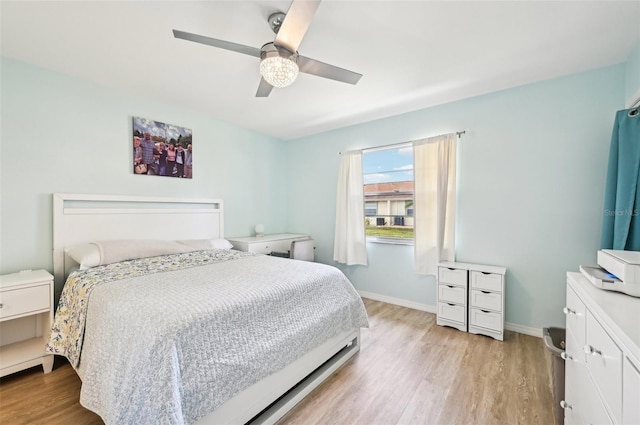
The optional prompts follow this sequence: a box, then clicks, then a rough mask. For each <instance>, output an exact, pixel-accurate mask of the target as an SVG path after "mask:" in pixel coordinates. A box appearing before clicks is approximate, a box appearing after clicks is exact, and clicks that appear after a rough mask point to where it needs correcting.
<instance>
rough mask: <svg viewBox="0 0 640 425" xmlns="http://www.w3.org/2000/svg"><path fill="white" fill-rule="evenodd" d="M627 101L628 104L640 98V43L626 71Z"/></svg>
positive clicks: (632, 54)
mask: <svg viewBox="0 0 640 425" xmlns="http://www.w3.org/2000/svg"><path fill="white" fill-rule="evenodd" d="M625 75H626V79H625V83H626V84H625V99H626V101H627V104H629V103H630V102H633V101H635V100H636V99H637V98H638V96H640V43H638V45H637V46H636V48H635V49H634V50H633V52H632V53H631V56H630V57H629V60H628V61H627V63H626V70H625Z"/></svg>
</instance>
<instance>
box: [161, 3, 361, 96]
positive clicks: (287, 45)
mask: <svg viewBox="0 0 640 425" xmlns="http://www.w3.org/2000/svg"><path fill="white" fill-rule="evenodd" d="M319 5H320V0H313V1H309V0H293V1H292V2H291V6H289V11H288V12H287V13H286V14H284V13H282V12H277V13H273V14H271V15H270V16H269V19H268V21H269V24H270V25H271V29H272V30H273V32H275V33H276V38H275V40H273V42H269V43H266V44H265V45H264V46H262V48H260V49H258V48H256V47H250V46H245V45H243V44H238V43H232V42H230V41H224V40H219V39H217V38H211V37H206V36H203V35H198V34H192V33H188V32H185V31H179V30H175V29H174V30H173V36H174V37H176V38H181V39H183V40H187V41H193V42H196V43H201V44H206V45H207V46H213V47H218V48H220V49H226V50H231V51H233V52H238V53H244V54H245V55H249V56H255V57H258V58H260V74H261V75H262V79H261V80H260V85H259V86H258V91H257V92H256V97H267V96H269V93H271V90H272V89H273V87H278V88H282V87H286V86H288V85H290V84H291V83H293V82H294V81H295V79H296V77H297V76H298V72H304V73H306V74H312V75H316V76H318V77H324V78H329V79H332V80H336V81H341V82H343V83H349V84H356V83H357V82H358V81H359V80H360V77H362V74H358V73H356V72H353V71H349V70H346V69H343V68H338V67H337V66H333V65H329V64H326V63H324V62H320V61H317V60H315V59H310V58H307V57H305V56H300V55H299V54H298V46H300V43H301V42H302V38H303V37H304V34H305V33H306V32H307V29H308V28H309V25H310V24H311V19H312V18H313V15H314V14H315V13H316V10H317V9H318V6H319Z"/></svg>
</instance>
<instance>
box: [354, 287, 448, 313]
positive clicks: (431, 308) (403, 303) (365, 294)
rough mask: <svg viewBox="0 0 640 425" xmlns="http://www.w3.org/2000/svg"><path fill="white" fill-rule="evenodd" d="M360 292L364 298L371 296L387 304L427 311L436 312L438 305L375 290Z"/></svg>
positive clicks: (370, 297) (371, 298)
mask: <svg viewBox="0 0 640 425" xmlns="http://www.w3.org/2000/svg"><path fill="white" fill-rule="evenodd" d="M358 293H359V294H360V296H361V297H362V298H369V299H370V300H374V301H382V302H383V303H387V304H394V305H399V306H401V307H407V308H412V309H414V310H420V311H426V312H427V313H433V314H436V306H434V305H429V304H422V303H417V302H415V301H408V300H403V299H402V298H395V297H389V296H387V295H380V294H375V293H373V292H367V291H360V290H358Z"/></svg>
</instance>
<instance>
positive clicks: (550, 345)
mask: <svg viewBox="0 0 640 425" xmlns="http://www.w3.org/2000/svg"><path fill="white" fill-rule="evenodd" d="M542 340H543V341H544V346H545V347H546V348H547V350H549V352H550V353H551V358H552V363H551V367H552V370H553V401H554V403H553V413H554V414H555V416H556V422H557V423H558V425H564V409H562V407H561V406H560V402H561V401H562V400H564V359H563V358H562V357H561V355H562V353H563V352H564V349H565V341H566V329H564V328H553V327H551V328H543V329H542Z"/></svg>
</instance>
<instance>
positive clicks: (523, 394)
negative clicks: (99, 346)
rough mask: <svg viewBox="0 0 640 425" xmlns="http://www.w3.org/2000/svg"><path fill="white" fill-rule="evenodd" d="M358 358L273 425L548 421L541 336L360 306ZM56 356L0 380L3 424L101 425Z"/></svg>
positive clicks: (546, 359) (547, 375)
mask: <svg viewBox="0 0 640 425" xmlns="http://www.w3.org/2000/svg"><path fill="white" fill-rule="evenodd" d="M365 306H366V308H367V312H368V313H369V319H370V325H371V326H370V328H369V329H363V330H362V340H361V351H360V352H359V353H358V354H357V355H356V356H354V357H353V358H352V359H350V360H349V361H348V362H347V363H346V364H345V365H344V366H343V367H342V368H340V369H339V370H338V371H337V372H336V373H334V374H333V375H332V376H331V377H330V378H329V379H328V380H327V381H325V382H324V383H323V384H322V385H321V386H320V387H318V388H317V389H316V390H314V391H313V392H312V393H311V394H309V396H307V397H306V398H305V399H304V400H302V401H301V402H300V403H299V404H298V405H297V406H296V407H295V408H294V409H293V410H292V411H290V412H289V413H288V414H287V415H285V416H284V417H283V418H282V419H281V420H280V421H279V422H278V425H314V424H315V425H328V424H335V425H358V424H361V425H395V424H399V425H418V424H419V425H423V424H481V425H494V424H495V425H502V424H510V425H511V424H523V425H525V424H526V425H528V424H554V420H555V419H554V416H553V410H552V409H553V407H552V406H553V403H554V401H553V396H552V393H551V386H552V376H551V372H550V370H551V356H550V354H549V353H548V352H546V350H545V349H544V346H543V344H542V340H541V339H540V338H535V337H531V336H527V335H522V334H517V333H514V332H506V333H505V341H504V342H500V341H496V340H494V339H492V338H488V337H485V336H480V335H473V334H469V333H465V332H460V331H458V330H455V329H451V328H447V327H442V326H438V325H436V324H435V315H433V314H431V313H426V312H423V311H418V310H412V309H409V308H405V307H399V306H395V305H391V304H385V303H382V302H378V301H372V300H365ZM79 396H80V379H79V378H78V376H77V375H76V373H75V371H74V370H73V368H71V366H70V365H69V364H68V363H66V362H63V361H61V360H60V359H58V360H57V361H56V366H55V368H54V371H53V372H52V373H50V374H46V375H45V374H43V373H42V368H32V369H30V370H27V371H24V372H20V373H16V374H13V375H10V376H7V377H4V378H1V379H0V423H1V424H5V423H6V424H16V425H22V424H25V425H26V424H45V423H46V424H47V425H50V424H53V425H57V424H59V425H67V424H88V425H92V424H102V423H103V422H102V420H101V419H100V417H98V416H97V415H96V414H94V413H93V412H90V411H88V410H87V409H85V408H83V407H82V406H81V405H80V404H79V401H78V400H79Z"/></svg>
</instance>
